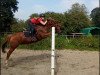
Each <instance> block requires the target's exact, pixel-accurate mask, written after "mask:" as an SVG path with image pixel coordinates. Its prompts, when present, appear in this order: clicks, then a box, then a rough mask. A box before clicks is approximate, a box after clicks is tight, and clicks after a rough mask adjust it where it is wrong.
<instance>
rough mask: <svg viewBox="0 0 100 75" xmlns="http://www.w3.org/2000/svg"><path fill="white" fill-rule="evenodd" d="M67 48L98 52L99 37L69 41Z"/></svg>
mask: <svg viewBox="0 0 100 75" xmlns="http://www.w3.org/2000/svg"><path fill="white" fill-rule="evenodd" d="M69 41H70V42H69V45H68V48H73V49H80V50H99V37H81V38H72V39H70V40H69Z"/></svg>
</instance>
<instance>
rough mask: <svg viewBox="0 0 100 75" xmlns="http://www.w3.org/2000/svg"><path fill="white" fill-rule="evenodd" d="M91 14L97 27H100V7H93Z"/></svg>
mask: <svg viewBox="0 0 100 75" xmlns="http://www.w3.org/2000/svg"><path fill="white" fill-rule="evenodd" d="M90 16H91V18H92V21H93V24H94V25H95V26H97V27H100V7H99V8H95V9H93V10H92V11H91V14H90Z"/></svg>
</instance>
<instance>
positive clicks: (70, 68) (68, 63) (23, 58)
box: [1, 49, 99, 75]
mask: <svg viewBox="0 0 100 75" xmlns="http://www.w3.org/2000/svg"><path fill="white" fill-rule="evenodd" d="M56 54H57V57H56V58H57V59H56V60H57V63H56V71H57V74H56V75H99V52H97V51H72V50H57V51H56ZM5 56H6V54H3V53H1V75H50V74H51V73H50V72H51V71H50V65H51V51H47V50H45V51H39V50H38V51H32V50H18V49H17V50H15V51H14V52H13V54H12V55H11V57H10V60H9V68H8V69H6V67H5V64H4V60H5Z"/></svg>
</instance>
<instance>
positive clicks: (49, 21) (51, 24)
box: [47, 18, 61, 34]
mask: <svg viewBox="0 0 100 75" xmlns="http://www.w3.org/2000/svg"><path fill="white" fill-rule="evenodd" d="M47 25H48V28H49V29H50V28H51V27H55V30H56V32H57V33H58V34H59V33H61V24H60V23H59V22H58V21H55V20H54V19H51V18H50V19H47Z"/></svg>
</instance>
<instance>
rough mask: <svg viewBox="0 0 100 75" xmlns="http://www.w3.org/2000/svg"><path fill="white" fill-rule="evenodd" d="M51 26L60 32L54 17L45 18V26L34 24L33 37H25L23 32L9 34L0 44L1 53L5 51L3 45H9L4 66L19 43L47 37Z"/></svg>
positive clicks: (28, 42)
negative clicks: (34, 31) (0, 47)
mask: <svg viewBox="0 0 100 75" xmlns="http://www.w3.org/2000/svg"><path fill="white" fill-rule="evenodd" d="M52 27H55V31H56V32H57V33H58V34H59V33H61V25H60V23H59V22H58V21H55V20H54V19H47V24H46V25H45V26H43V25H36V27H35V30H36V33H35V35H34V37H31V36H28V37H26V36H25V32H18V33H14V34H9V35H8V36H7V37H6V39H5V42H4V43H3V44H2V52H3V53H6V51H5V47H6V46H7V44H9V46H10V47H9V50H8V52H7V56H6V60H5V64H6V66H7V65H8V60H9V57H10V55H11V54H12V52H13V51H14V50H15V49H16V48H17V47H18V46H19V45H21V44H30V43H35V42H38V41H40V40H42V39H45V38H47V37H48V36H50V34H51V32H50V29H51V28H52Z"/></svg>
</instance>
